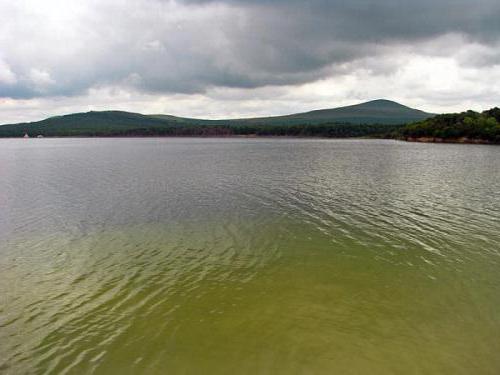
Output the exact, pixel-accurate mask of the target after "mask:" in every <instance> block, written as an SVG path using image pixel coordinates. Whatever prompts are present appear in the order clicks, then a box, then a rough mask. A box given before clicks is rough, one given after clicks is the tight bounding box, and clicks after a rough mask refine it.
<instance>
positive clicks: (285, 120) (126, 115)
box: [0, 100, 433, 137]
mask: <svg viewBox="0 0 500 375" xmlns="http://www.w3.org/2000/svg"><path fill="white" fill-rule="evenodd" d="M431 116H433V115H432V114H430V113H426V112H422V111H419V110H417V109H412V108H409V107H406V106H404V105H401V104H399V103H396V102H392V101H389V100H374V101H370V102H367V103H362V104H357V105H352V106H347V107H340V108H333V109H323V110H317V111H311V112H305V113H298V114H292V115H286V116H274V117H261V118H247V119H228V120H204V119H193V118H184V117H176V116H171V115H142V114H139V113H130V112H123V111H102V112H95V111H92V112H85V113H74V114H69V115H64V116H56V117H50V118H47V119H45V120H42V121H36V122H29V123H20V124H10V125H2V126H0V137H21V136H23V135H24V134H25V133H27V134H28V135H30V136H38V135H43V136H61V137H63V136H133V135H138V136H139V135H144V136H148V135H164V136H167V135H184V136H189V135H238V134H244V135H248V134H266V135H273V134H275V133H278V135H280V134H282V135H286V134H288V133H290V132H292V133H293V134H294V135H308V134H309V133H318V132H319V133H323V132H324V131H326V128H328V129H329V130H328V131H329V134H337V133H339V132H338V131H337V130H335V131H334V132H333V133H332V131H331V129H332V127H334V126H339V125H342V126H343V128H342V134H344V133H345V134H348V133H350V132H351V131H347V130H346V129H348V128H349V129H353V131H354V132H355V133H356V136H359V135H360V134H359V133H360V130H361V128H359V129H356V128H352V125H366V126H365V127H364V129H374V127H373V126H371V125H396V124H407V123H411V122H414V121H419V120H423V119H426V118H429V117H431ZM316 125H322V127H321V129H322V130H321V129H313V128H311V127H312V126H316ZM327 125H328V126H327ZM348 125H349V126H348ZM369 125H370V126H369ZM297 126H301V127H302V128H304V129H305V128H306V127H307V129H308V130H307V131H306V134H304V131H303V130H301V129H299V128H297ZM289 127H294V129H293V131H292V130H290V129H289ZM377 129H378V127H377ZM318 135H322V134H318ZM331 136H333V135H331Z"/></svg>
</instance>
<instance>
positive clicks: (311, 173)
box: [0, 138, 500, 375]
mask: <svg viewBox="0 0 500 375" xmlns="http://www.w3.org/2000/svg"><path fill="white" fill-rule="evenodd" d="M499 353H500V147H496V146H477V145H436V144H417V143H404V142H396V141H386V140H319V139H318V140H311V139H236V138H232V139H195V138H184V139H167V138H155V139H153V138H151V139H146V138H143V139H141V138H136V139H47V138H46V139H28V140H24V139H12V140H8V139H2V140H0V372H3V373H7V374H21V373H85V374H90V373H96V374H111V373H117V374H118V373H119V374H137V373H146V374H164V373H172V374H332V373H336V374H356V375H359V374H498V373H500V356H499Z"/></svg>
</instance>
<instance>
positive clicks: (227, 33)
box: [0, 0, 500, 124]
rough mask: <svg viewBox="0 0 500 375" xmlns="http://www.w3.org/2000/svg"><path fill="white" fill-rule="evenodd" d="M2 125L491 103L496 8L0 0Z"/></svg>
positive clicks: (498, 26) (477, 0) (333, 1)
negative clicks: (75, 117) (384, 104)
mask: <svg viewBox="0 0 500 375" xmlns="http://www.w3.org/2000/svg"><path fill="white" fill-rule="evenodd" d="M0 17H1V18H0V19H1V22H0V123H2V124H4V123H14V122H23V121H33V120H40V119H43V118H46V117H49V116H54V115H60V114H66V113H72V112H84V111H89V110H111V109H113V110H126V111H133V112H140V113H145V114H149V113H151V114H152V113H163V114H173V115H177V116H186V117H200V118H212V119H215V118H237V117H254V116H265V115H280V114H289V113H296V112H303V111H307V110H313V109H320V108H333V107H338V106H343V105H349V104H356V103H359V102H363V101H368V100H373V99H381V98H384V99H391V100H395V101H398V102H400V103H402V104H405V105H408V106H411V107H415V108H419V109H422V110H426V111H429V112H434V113H441V112H455V111H462V110H466V109H474V110H478V111H479V110H485V109H488V108H491V107H494V106H500V21H499V20H500V1H498V0H419V1H415V0H349V1H347V0H329V1H327V0H308V1H298V0H220V1H215V0H214V1H212V0H176V1H170V0H126V1H125V0H105V1H104V0H64V1H55V0H44V1H40V0H16V1H12V0H0Z"/></svg>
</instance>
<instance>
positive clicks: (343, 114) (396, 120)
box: [233, 99, 434, 125]
mask: <svg viewBox="0 0 500 375" xmlns="http://www.w3.org/2000/svg"><path fill="white" fill-rule="evenodd" d="M432 116H434V115H433V114H431V113H426V112H423V111H420V110H418V109H413V108H410V107H407V106H404V105H402V104H399V103H396V102H393V101H390V100H383V99H379V100H373V101H370V102H366V103H361V104H356V105H350V106H347V107H339V108H332V109H321V110H316V111H310V112H305V113H297V114H293V115H287V116H278V117H265V118H255V119H248V120H239V121H246V122H252V123H264V124H266V123H282V122H292V123H294V124H298V123H301V124H302V123H308V124H313V123H314V124H324V123H330V122H337V123H348V124H384V125H395V124H407V123H410V122H414V121H420V120H424V119H426V118H429V117H432ZM233 121H238V120H233Z"/></svg>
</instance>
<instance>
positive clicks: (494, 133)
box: [399, 108, 500, 143]
mask: <svg viewBox="0 0 500 375" xmlns="http://www.w3.org/2000/svg"><path fill="white" fill-rule="evenodd" d="M399 135H400V137H401V138H403V139H407V140H419V139H424V140H433V141H436V142H474V141H477V142H490V143H500V108H493V109H490V110H489V111H484V112H482V113H478V112H474V111H467V112H462V113H454V114H444V115H438V116H435V117H433V118H429V119H427V120H424V121H421V122H417V123H415V124H410V125H407V126H405V127H404V128H402V129H401V130H400V132H399Z"/></svg>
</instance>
